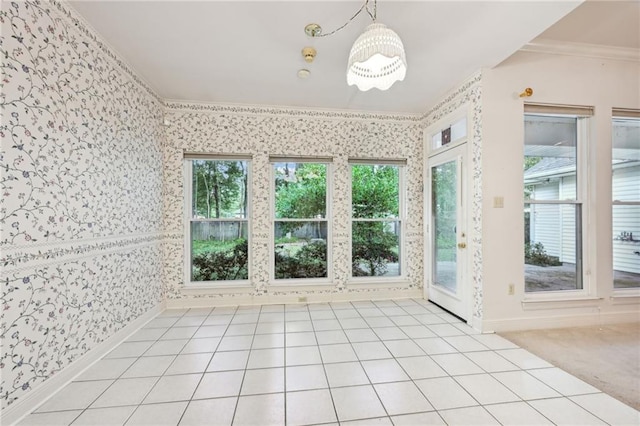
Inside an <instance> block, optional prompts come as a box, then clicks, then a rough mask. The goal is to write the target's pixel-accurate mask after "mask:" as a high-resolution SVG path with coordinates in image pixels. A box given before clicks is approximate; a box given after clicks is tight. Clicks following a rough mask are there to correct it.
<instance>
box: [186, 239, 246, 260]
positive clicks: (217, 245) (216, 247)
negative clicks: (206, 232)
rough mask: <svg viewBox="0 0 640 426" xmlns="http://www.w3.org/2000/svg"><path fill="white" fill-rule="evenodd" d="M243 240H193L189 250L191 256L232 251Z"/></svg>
mask: <svg viewBox="0 0 640 426" xmlns="http://www.w3.org/2000/svg"><path fill="white" fill-rule="evenodd" d="M242 241H244V240H243V239H241V238H240V239H237V240H228V241H216V240H193V241H192V242H191V250H192V251H193V256H197V255H200V254H203V253H211V252H221V251H232V250H233V249H234V248H235V247H236V246H237V245H238V244H240V243H241V242H242Z"/></svg>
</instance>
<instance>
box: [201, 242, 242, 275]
mask: <svg viewBox="0 0 640 426" xmlns="http://www.w3.org/2000/svg"><path fill="white" fill-rule="evenodd" d="M192 262H193V280H194V281H217V280H246V279H248V278H249V269H248V263H249V246H248V244H247V240H244V239H243V240H237V244H236V245H235V246H234V247H233V248H232V249H230V250H224V251H211V252H207V253H201V254H198V255H196V256H194V257H193V260H192Z"/></svg>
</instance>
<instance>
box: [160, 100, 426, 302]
mask: <svg viewBox="0 0 640 426" xmlns="http://www.w3.org/2000/svg"><path fill="white" fill-rule="evenodd" d="M166 107H167V113H166V118H167V120H168V121H169V123H171V124H170V125H169V126H168V128H167V129H166V140H165V142H166V145H165V147H164V167H165V176H164V181H165V194H164V195H165V198H164V201H165V204H164V215H165V216H164V217H165V222H164V226H165V230H166V231H167V232H168V233H169V234H170V235H169V240H170V241H171V242H170V243H168V244H167V247H166V249H165V250H166V251H165V271H164V272H165V277H164V283H165V286H166V288H165V292H166V294H167V297H168V298H172V299H180V298H185V297H214V298H221V297H227V298H228V297H234V296H237V295H239V294H234V293H230V294H229V293H225V294H207V295H206V296H205V295H197V296H193V295H186V294H185V293H183V292H182V289H183V288H184V274H183V268H184V266H183V265H184V256H185V253H184V250H183V238H184V237H183V218H184V212H183V179H184V176H183V166H182V164H183V154H184V153H185V152H197V153H212V154H249V155H251V156H252V158H253V162H252V173H253V186H252V203H253V206H252V208H253V214H252V218H253V224H252V226H253V231H252V234H251V245H252V246H251V247H252V256H253V260H252V266H253V276H252V285H253V290H252V292H253V294H254V295H264V294H278V295H285V294H299V295H309V294H313V293H324V294H326V293H335V292H365V291H373V290H366V289H362V288H358V287H353V286H351V287H350V286H349V283H348V280H349V278H350V274H351V265H350V263H349V257H350V256H349V238H350V232H351V230H350V227H349V223H350V222H349V220H350V216H349V215H350V213H351V208H350V206H349V204H348V199H349V194H350V191H351V187H350V176H349V173H350V169H349V164H348V159H349V158H378V159H385V158H386V159H406V160H407V174H406V179H407V194H408V200H407V208H408V214H407V221H406V224H405V226H406V229H407V234H406V237H407V238H406V250H407V252H406V253H407V254H406V261H407V263H406V267H407V271H408V276H407V278H408V280H409V281H410V283H409V284H407V285H404V286H402V285H398V287H397V288H398V289H400V288H404V289H406V288H421V287H422V253H423V248H422V148H421V144H422V142H421V140H422V130H421V129H422V125H421V123H420V121H419V117H413V116H386V115H375V114H351V113H339V112H317V111H300V110H286V109H273V108H252V107H223V106H215V105H206V104H188V103H178V102H171V103H168V104H167V105H166ZM270 155H275V156H290V157H294V158H295V157H313V156H320V157H331V158H333V186H334V189H333V191H334V192H333V197H332V210H333V222H332V223H333V229H332V243H333V247H332V249H333V272H334V273H333V275H334V277H333V282H332V285H331V286H330V287H329V288H325V289H323V290H317V289H314V290H310V289H304V288H300V287H297V288H292V289H291V291H287V290H286V289H285V290H283V289H282V287H279V290H278V292H277V293H274V292H273V290H271V287H270V283H269V273H270V270H269V268H270V263H269V256H270V250H271V247H272V242H271V241H270V237H269V235H270V229H271V226H272V225H271V222H270V213H269V201H270V194H269V170H270V166H269V156H270ZM381 287H382V286H381Z"/></svg>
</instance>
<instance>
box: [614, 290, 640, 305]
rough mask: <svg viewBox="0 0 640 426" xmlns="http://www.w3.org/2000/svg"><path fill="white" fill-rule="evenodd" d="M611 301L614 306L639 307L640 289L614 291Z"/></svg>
mask: <svg viewBox="0 0 640 426" xmlns="http://www.w3.org/2000/svg"><path fill="white" fill-rule="evenodd" d="M609 299H610V300H611V304H612V305H637V304H638V303H639V302H640V288H629V289H624V290H623V289H617V290H613V294H612V295H611V296H610V298H609Z"/></svg>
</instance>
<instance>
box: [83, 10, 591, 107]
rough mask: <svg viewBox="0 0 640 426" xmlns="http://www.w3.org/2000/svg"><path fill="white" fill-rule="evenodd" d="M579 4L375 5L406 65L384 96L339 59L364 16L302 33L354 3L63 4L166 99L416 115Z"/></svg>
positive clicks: (341, 17) (334, 19)
mask: <svg viewBox="0 0 640 426" xmlns="http://www.w3.org/2000/svg"><path fill="white" fill-rule="evenodd" d="M371 1H373V0H371ZM580 2H581V0H574V1H540V0H539V1H516V0H512V1H477V0H475V1H397V0H379V2H378V21H379V22H382V23H384V24H386V25H387V26H388V27H390V28H392V29H393V30H395V31H396V32H397V33H398V34H399V35H400V37H401V38H402V40H403V42H404V45H405V50H406V52H407V62H408V72H407V76H406V79H405V81H404V82H401V83H396V84H395V85H394V86H393V87H392V88H391V89H389V90H388V91H386V92H381V91H379V90H377V89H373V90H370V91H368V92H359V91H358V90H357V89H356V88H355V87H353V86H347V83H346V64H347V59H348V55H349V50H350V48H351V45H352V43H353V41H354V40H355V39H356V38H357V36H358V35H359V34H360V32H361V31H362V30H363V29H364V28H365V26H366V25H367V24H368V23H369V22H370V21H369V18H368V17H367V15H366V14H362V15H360V16H359V17H358V18H356V19H355V20H354V21H353V22H352V23H351V24H349V25H348V26H347V27H346V28H345V29H344V30H342V31H340V32H338V33H336V34H335V35H333V36H330V37H325V38H319V39H318V38H316V39H311V38H309V37H307V36H306V35H305V33H304V27H305V25H306V24H308V23H311V22H315V23H318V24H320V25H321V26H322V27H323V29H324V31H325V32H328V31H331V30H333V29H335V28H337V27H339V26H340V25H342V24H344V23H345V22H346V21H347V20H348V19H349V17H350V16H352V15H353V13H354V12H355V11H357V10H358V8H359V7H360V6H361V4H362V2H360V1H355V2H354V1H296V2H292V1H279V2H273V1H257V2H246V1H226V2H225V1H184V0H183V1H114V0H109V1H107V0H91V1H86V0H85V1H71V4H72V6H73V7H74V8H75V9H76V10H77V11H78V12H79V13H80V14H81V15H82V16H83V17H84V18H85V19H86V21H87V22H89V24H90V25H91V26H93V28H94V29H95V30H96V31H97V32H98V33H100V34H101V35H102V36H103V38H104V39H106V41H107V42H108V43H109V44H110V45H111V46H112V47H113V48H114V49H115V50H116V51H117V52H118V53H119V54H120V55H122V56H123V57H124V59H125V60H126V61H127V62H128V63H129V64H130V65H131V66H132V67H133V69H134V70H135V71H136V72H137V73H138V74H139V75H140V76H141V78H142V79H143V80H145V81H146V82H147V83H148V84H149V85H150V86H151V87H152V88H153V89H154V90H155V91H156V92H157V93H158V94H159V95H160V96H161V97H163V98H165V99H174V100H186V101H201V102H215V103H225V104H229V103H234V104H253V105H278V106H299V107H311V108H331V109H341V110H346V109H350V110H366V111H387V112H411V113H424V112H426V111H427V109H428V108H430V107H431V106H433V105H434V104H435V102H437V101H438V100H439V99H441V98H442V96H443V95H445V94H446V93H447V92H448V91H449V90H451V89H453V88H454V87H456V85H458V84H460V83H461V82H462V81H463V80H464V79H466V78H468V77H470V76H471V75H472V74H473V73H474V72H476V71H478V70H479V69H480V68H482V67H492V66H494V65H496V64H498V63H500V62H501V61H502V60H504V59H506V58H507V57H508V56H510V55H511V54H512V53H514V52H515V51H516V50H518V49H519V48H520V47H522V46H523V45H524V44H526V43H528V42H529V41H531V40H532V39H534V38H535V37H536V36H538V35H539V34H540V33H542V32H543V31H544V30H546V29H547V28H548V27H550V26H551V25H552V24H553V23H554V22H556V21H558V20H559V19H560V18H562V17H563V16H564V15H566V14H567V13H569V12H570V11H571V10H572V9H574V8H575V7H576V6H577V5H578V4H579V3H580ZM560 35H563V34H560ZM565 36H566V35H565ZM305 46H313V47H315V48H316V49H317V50H318V55H317V58H316V61H315V62H314V63H312V64H306V63H305V62H304V60H303V58H302V55H301V53H300V51H301V49H302V48H303V47H305ZM300 68H308V69H309V70H310V71H311V76H310V77H309V78H308V79H307V80H301V79H299V78H298V77H297V76H296V74H297V71H298V70H299V69H300Z"/></svg>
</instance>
